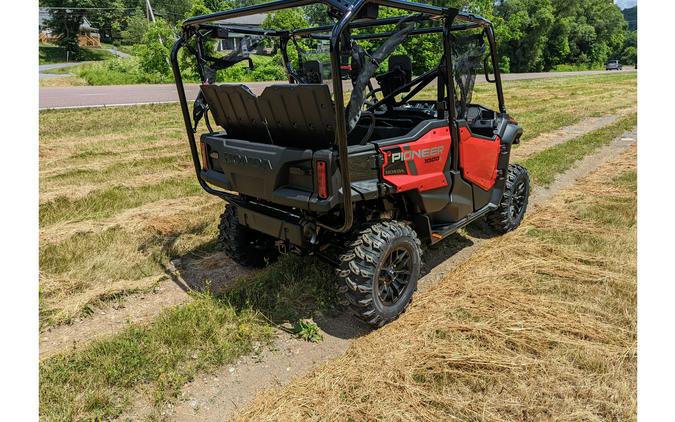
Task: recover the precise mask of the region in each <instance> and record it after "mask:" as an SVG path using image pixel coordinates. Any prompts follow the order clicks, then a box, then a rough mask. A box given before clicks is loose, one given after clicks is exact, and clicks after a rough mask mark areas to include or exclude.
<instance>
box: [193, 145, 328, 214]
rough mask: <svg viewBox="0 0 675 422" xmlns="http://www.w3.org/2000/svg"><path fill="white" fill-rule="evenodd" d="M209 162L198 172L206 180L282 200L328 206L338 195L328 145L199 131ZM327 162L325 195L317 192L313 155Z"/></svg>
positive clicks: (290, 203) (320, 209)
mask: <svg viewBox="0 0 675 422" xmlns="http://www.w3.org/2000/svg"><path fill="white" fill-rule="evenodd" d="M201 142H202V143H203V144H205V145H206V154H208V158H206V157H205V159H206V160H208V168H207V169H202V171H201V174H200V176H201V177H202V178H203V179H204V180H205V181H206V182H208V183H209V184H212V185H214V186H218V187H220V188H222V189H225V190H229V191H234V192H238V193H240V194H243V195H247V196H249V197H253V198H257V199H261V200H265V201H269V202H271V203H274V204H278V205H281V206H287V207H293V208H299V209H303V210H308V211H315V212H328V211H329V210H331V209H332V208H334V207H335V206H337V205H338V203H339V202H340V200H341V195H340V192H339V191H338V188H337V186H338V181H339V179H338V176H339V172H337V171H336V165H335V159H334V158H333V153H332V151H330V150H320V151H312V150H309V149H299V148H289V147H282V146H277V145H271V144H262V143H255V142H248V141H242V140H238V139H227V138H225V137H224V136H223V135H222V134H214V135H203V136H202V138H201ZM317 160H322V161H325V162H326V163H327V164H328V170H327V171H328V172H329V173H328V175H329V181H328V182H329V196H328V197H327V198H325V199H321V198H319V197H318V195H317V193H316V191H317V188H316V183H317V181H316V180H315V174H314V169H315V168H316V161H317Z"/></svg>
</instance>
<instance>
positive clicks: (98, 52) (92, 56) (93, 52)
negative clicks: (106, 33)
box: [39, 44, 115, 64]
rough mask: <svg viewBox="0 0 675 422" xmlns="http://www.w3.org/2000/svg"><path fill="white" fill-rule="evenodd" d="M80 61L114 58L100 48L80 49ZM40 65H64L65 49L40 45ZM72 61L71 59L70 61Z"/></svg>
mask: <svg viewBox="0 0 675 422" xmlns="http://www.w3.org/2000/svg"><path fill="white" fill-rule="evenodd" d="M81 50H82V57H81V58H80V61H83V62H85V61H97V60H107V59H111V58H113V57H115V56H114V55H113V54H112V53H110V52H109V51H106V50H102V49H100V48H82V49H81ZM39 54H40V64H51V63H65V62H66V49H65V48H63V47H60V46H57V45H53V44H40V46H39ZM70 61H71V62H72V61H73V60H72V58H71V60H70Z"/></svg>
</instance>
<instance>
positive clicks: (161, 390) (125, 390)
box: [40, 256, 336, 420]
mask: <svg viewBox="0 0 675 422" xmlns="http://www.w3.org/2000/svg"><path fill="white" fill-rule="evenodd" d="M335 281H336V280H335V278H334V276H333V272H332V271H330V269H329V268H328V267H327V265H326V264H325V263H323V262H320V261H318V260H317V259H312V258H308V257H297V256H287V257H284V258H283V259H281V260H280V261H278V262H276V263H274V264H273V265H271V266H270V267H268V268H267V269H266V270H265V271H261V272H259V273H256V274H253V275H252V276H250V277H247V278H245V279H242V280H240V281H239V282H238V283H237V284H236V286H235V287H234V288H233V289H231V290H230V291H228V292H226V293H225V294H223V295H222V296H220V297H216V296H213V295H210V294H201V293H193V297H194V300H193V301H192V302H191V303H189V304H186V305H182V306H179V307H176V308H172V309H167V310H165V311H164V312H163V313H162V315H161V316H160V317H159V318H158V319H157V320H156V321H154V322H153V323H151V324H149V325H147V326H130V327H129V328H128V329H126V330H124V331H123V332H121V333H119V334H117V335H115V336H113V337H111V338H109V339H106V340H99V341H95V342H93V343H92V344H91V345H89V346H88V347H87V348H85V349H83V350H81V351H78V352H75V353H67V354H63V355H58V356H55V357H52V358H49V359H47V360H46V361H44V362H43V363H42V364H41V365H40V416H41V419H44V420H100V419H103V420H108V419H111V418H114V417H116V416H118V415H120V414H121V413H122V412H123V411H124V410H125V409H127V408H128V407H129V406H130V405H131V403H132V402H133V400H134V398H135V397H137V396H139V395H143V396H145V397H149V398H150V402H151V403H153V404H154V405H156V406H157V409H159V408H160V407H161V405H162V404H164V403H165V402H166V401H168V400H172V399H174V398H175V397H176V396H177V394H178V393H179V391H180V388H181V387H182V386H183V385H184V384H185V383H186V382H188V381H189V380H191V379H192V377H193V376H194V375H195V374H196V373H198V372H202V371H206V370H208V369H210V368H213V367H216V366H218V365H223V364H226V363H229V362H232V361H234V360H235V359H236V358H237V357H239V356H241V355H243V354H249V353H251V352H254V351H258V350H260V348H259V347H257V345H259V346H261V347H262V346H263V345H265V344H267V343H268V342H269V341H270V340H271V339H272V338H273V336H272V335H273V329H272V325H271V324H270V321H272V322H274V323H281V322H284V321H291V322H297V321H299V320H301V319H304V318H310V317H311V316H312V315H314V313H315V312H316V311H317V310H327V309H329V308H330V307H331V306H332V304H334V303H335V298H334V296H335V290H334V288H333V283H334V282H335Z"/></svg>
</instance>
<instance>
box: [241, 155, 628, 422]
mask: <svg viewBox="0 0 675 422" xmlns="http://www.w3.org/2000/svg"><path fill="white" fill-rule="evenodd" d="M635 161H636V151H635V148H632V149H631V150H630V151H628V152H627V153H626V154H624V155H623V156H622V157H620V158H619V159H617V160H614V161H613V162H610V163H608V164H606V165H604V166H603V167H602V168H601V169H600V170H599V171H598V172H596V173H595V174H593V175H592V176H590V177H588V178H587V179H585V180H583V181H582V182H581V183H580V185H578V186H576V187H574V188H572V189H570V190H568V191H566V192H564V193H563V194H561V195H559V196H558V197H556V198H555V199H554V200H553V201H551V202H549V203H548V204H547V205H546V206H545V207H543V208H540V209H539V210H538V211H537V212H536V213H533V214H530V215H529V216H528V218H527V220H526V221H525V223H524V225H523V226H521V228H519V229H518V230H516V231H514V232H512V233H510V234H508V235H506V236H503V237H500V238H495V239H492V240H489V241H488V243H487V244H485V245H484V246H483V247H481V249H480V250H479V251H477V252H476V253H474V255H473V256H472V257H471V258H470V259H469V260H468V261H467V262H465V263H464V264H462V265H461V266H459V267H458V268H456V269H454V270H453V271H451V272H450V273H449V274H447V275H446V277H445V278H444V280H443V281H441V282H440V283H439V284H437V285H435V286H434V287H432V288H431V289H429V290H427V291H425V292H422V293H420V294H418V296H417V297H416V299H415V302H414V303H413V304H412V305H411V307H410V308H408V310H407V312H406V313H405V314H404V315H403V316H402V317H401V318H400V319H399V320H397V321H396V323H395V324H390V325H388V326H386V327H384V328H382V329H380V330H377V331H376V332H373V333H372V334H370V335H368V336H366V337H362V338H359V339H357V340H355V341H354V342H353V344H352V345H351V346H350V348H349V349H348V350H347V351H346V353H345V354H344V355H343V356H341V357H339V358H337V359H335V360H332V361H329V362H327V363H325V364H324V365H322V366H320V367H319V368H317V369H316V370H315V371H313V372H312V373H311V374H309V375H308V376H305V377H302V378H298V379H296V380H295V381H293V382H292V383H291V384H289V385H288V386H286V387H277V388H275V389H272V390H268V391H266V392H265V393H264V394H259V395H258V396H257V397H256V400H255V401H254V402H253V403H252V404H251V405H250V406H248V407H245V408H243V409H240V412H239V414H238V418H237V419H238V420H303V419H305V420H389V419H395V420H468V421H479V420H501V421H516V420H635V418H636V408H637V397H636V391H637V390H636V388H637V386H636V372H637V362H636V360H637V359H636V356H637V349H636V340H637V332H636V329H637V327H636V324H637V321H636V302H637V290H636V274H637V269H636V252H637V251H636V249H637V247H636V193H637V192H636V171H635Z"/></svg>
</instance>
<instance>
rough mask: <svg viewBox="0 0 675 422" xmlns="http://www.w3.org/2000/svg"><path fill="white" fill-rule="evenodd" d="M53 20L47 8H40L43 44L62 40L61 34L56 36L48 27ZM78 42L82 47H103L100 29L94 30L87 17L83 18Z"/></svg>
mask: <svg viewBox="0 0 675 422" xmlns="http://www.w3.org/2000/svg"><path fill="white" fill-rule="evenodd" d="M50 18H51V13H50V12H49V9H47V8H40V14H39V22H38V29H39V31H40V35H39V37H40V42H41V43H54V42H56V41H58V39H59V38H61V34H55V33H54V31H52V30H51V28H49V27H48V26H47V22H48V21H49V19H50ZM77 41H78V43H79V44H80V47H94V48H99V47H101V35H100V34H99V32H98V29H96V28H94V27H93V26H92V25H91V22H89V19H87V17H86V16H84V17H82V23H81V24H80V28H79V31H78V34H77Z"/></svg>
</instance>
